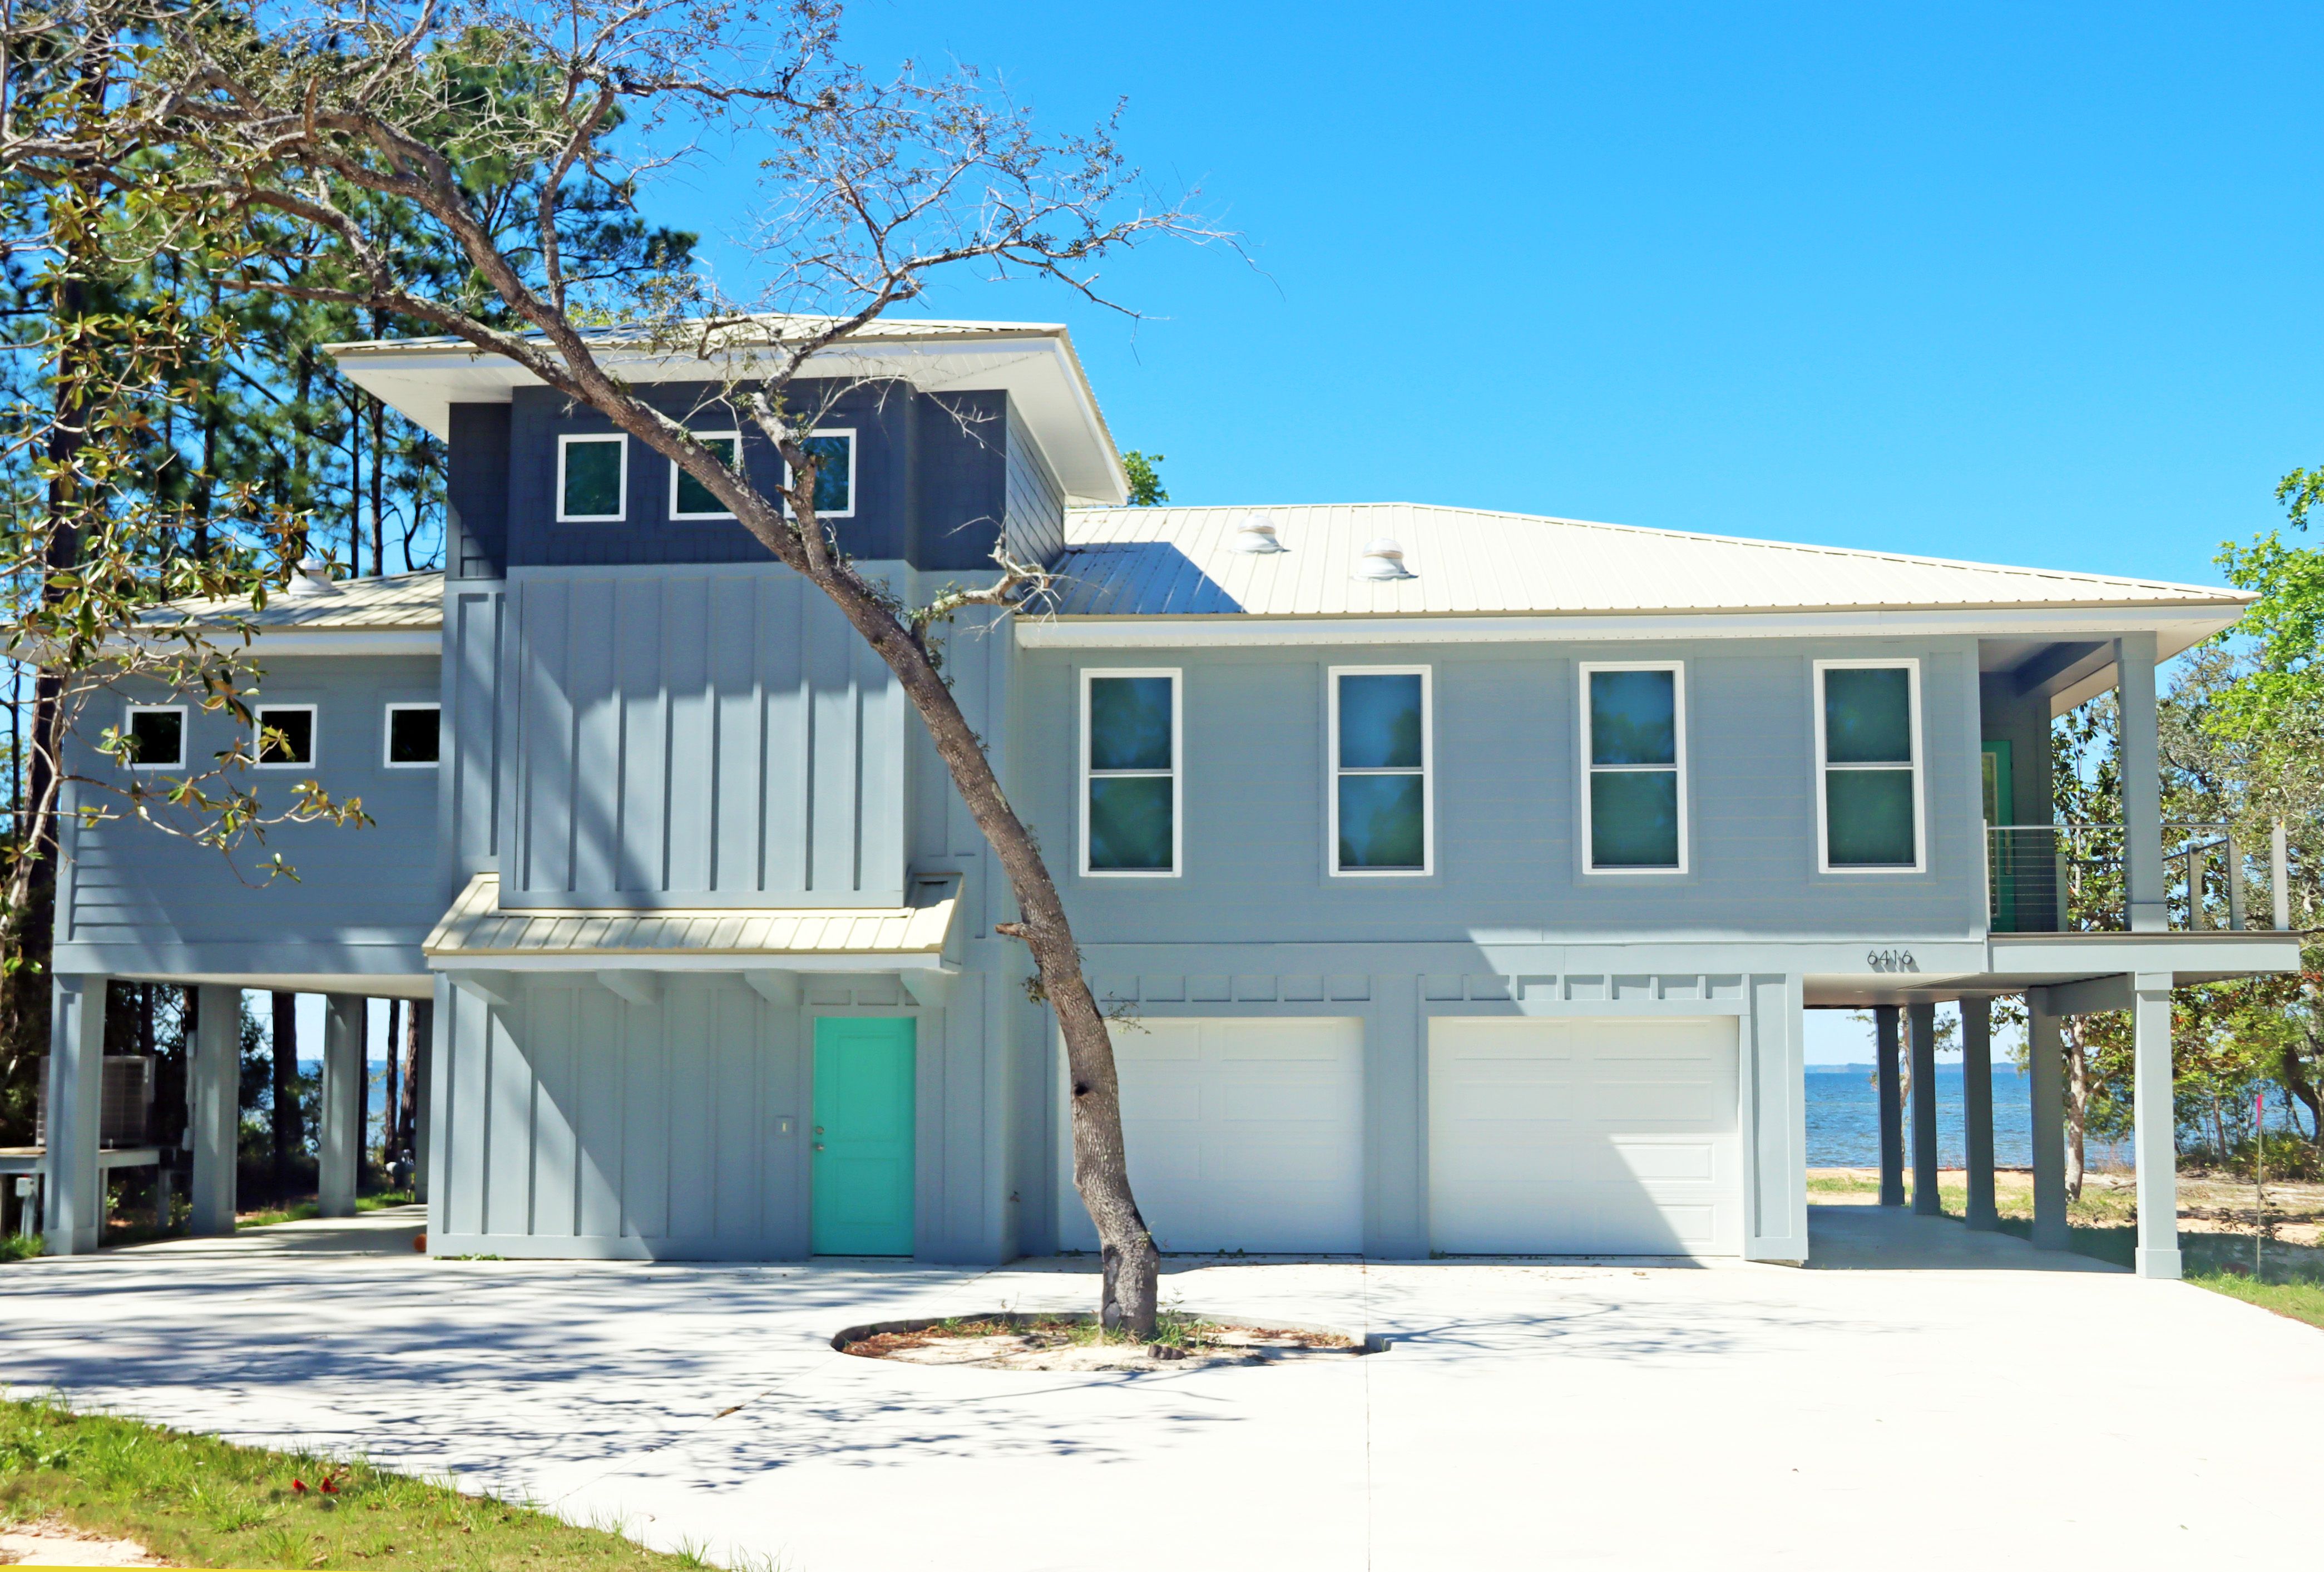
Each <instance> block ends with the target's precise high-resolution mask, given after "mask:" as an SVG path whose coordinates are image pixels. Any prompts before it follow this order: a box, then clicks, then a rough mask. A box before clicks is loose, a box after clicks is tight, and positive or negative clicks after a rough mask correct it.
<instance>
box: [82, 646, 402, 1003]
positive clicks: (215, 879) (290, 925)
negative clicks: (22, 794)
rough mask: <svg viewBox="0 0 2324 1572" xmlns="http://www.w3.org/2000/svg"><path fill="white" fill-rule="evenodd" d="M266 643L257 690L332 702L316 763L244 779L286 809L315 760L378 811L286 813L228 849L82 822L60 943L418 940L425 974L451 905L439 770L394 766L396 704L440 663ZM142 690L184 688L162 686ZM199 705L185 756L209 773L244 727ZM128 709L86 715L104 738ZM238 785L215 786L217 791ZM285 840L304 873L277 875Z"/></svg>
mask: <svg viewBox="0 0 2324 1572" xmlns="http://www.w3.org/2000/svg"><path fill="white" fill-rule="evenodd" d="M258 653H259V659H260V660H261V661H262V662H263V666H264V668H265V670H264V674H263V679H262V680H261V682H260V684H259V686H258V688H257V689H256V691H255V692H254V694H252V695H248V696H246V697H250V698H254V700H256V701H259V702H264V701H269V700H272V701H274V702H279V703H300V704H305V703H312V704H314V705H316V706H317V707H318V710H317V716H316V723H317V762H316V767H315V768H314V770H313V771H311V772H309V771H306V770H299V771H276V770H251V771H246V772H240V771H238V772H234V775H233V777H232V780H233V782H234V783H235V784H237V785H246V786H247V787H249V788H250V789H252V790H254V791H256V793H257V794H258V798H259V800H260V802H261V803H262V805H263V810H264V811H266V812H270V813H272V812H280V811H281V810H282V809H287V808H289V807H290V806H291V802H292V800H293V797H292V790H291V789H292V787H293V786H294V784H295V783H296V782H298V781H301V780H304V779H306V778H308V776H309V774H310V773H311V775H312V776H313V777H314V778H315V779H317V780H318V781H320V782H321V783H322V785H323V787H324V789H325V790H326V791H328V792H330V794H331V795H332V796H333V797H334V798H337V799H340V800H349V799H358V800H360V801H361V803H362V806H363V810H364V812H365V813H366V814H368V815H369V816H370V817H371V818H372V819H373V820H374V822H373V823H372V824H371V825H369V826H366V827H361V828H341V827H337V826H332V825H327V824H303V825H300V824H281V825H274V826H271V827H268V828H266V829H265V831H264V835H263V840H262V839H260V838H259V837H256V836H248V837H244V839H243V840H242V842H241V844H240V845H239V846H238V847H237V848H236V850H235V852H234V854H233V855H231V856H230V857H229V856H227V855H222V854H220V853H218V852H217V851H214V850H210V849H208V848H205V847H203V846H198V845H197V844H195V843H194V842H192V841H190V840H188V839H185V838H182V837H177V836H172V835H169V834H165V833H163V832H162V831H161V830H159V829H157V828H153V827H152V826H150V825H145V824H142V823H139V822H136V821H135V820H134V819H128V818H115V819H114V820H113V821H111V822H108V823H103V824H98V825H93V826H92V825H82V824H79V823H72V824H69V826H68V828H67V829H66V831H65V835H64V841H65V852H66V856H67V859H68V861H67V867H66V875H65V876H66V890H67V895H66V910H65V913H64V920H63V923H62V924H61V929H62V931H60V934H59V939H60V942H61V943H67V944H72V945H88V946H97V947H104V948H107V949H117V948H126V949H128V950H133V951H136V950H143V951H159V950H162V949H166V948H170V947H172V946H183V945H208V946H219V945H231V946H240V947H247V948H249V949H250V951H251V953H252V955H253V956H254V957H256V956H257V954H258V952H259V951H260V950H262V949H263V948H266V947H269V946H282V945H286V944H295V945H298V946H301V947H304V949H303V950H302V953H306V952H309V951H312V950H313V949H315V948H317V947H322V948H329V947H332V946H347V945H361V946H378V945H389V946H408V947H410V957H409V958H410V963H411V969H412V970H414V971H415V972H416V971H417V970H418V969H419V965H418V962H419V957H418V947H419V943H420V939H423V938H424V937H425V936H426V934H427V932H428V929H429V928H430V927H432V926H433V925H434V923H435V921H436V920H437V918H438V917H439V916H441V915H442V913H443V910H444V902H443V901H442V900H441V899H440V896H439V890H438V872H437V855H436V848H437V841H438V837H437V795H438V772H437V771H435V770H390V769H387V768H385V767H384V766H383V753H384V725H385V709H386V706H387V705H388V704H389V703H391V702H395V703H405V702H415V701H416V702H426V701H430V700H433V699H435V698H437V689H438V680H437V661H435V660H434V659H432V658H428V657H394V658H364V657H333V658H327V659H326V658H295V659H294V658H282V659H275V660H268V659H266V658H265V644H264V640H263V637H262V638H261V640H260V642H259V645H258ZM138 697H140V698H151V699H152V700H153V701H156V702H170V701H172V700H169V699H168V698H167V696H164V695H161V694H159V693H151V694H146V693H141V694H139V695H138ZM118 723H119V713H118V708H117V707H116V706H115V704H114V703H112V702H111V701H108V700H105V699H100V700H99V701H98V703H97V705H93V706H92V707H90V708H89V709H88V712H87V713H86V715H85V717H84V720H83V726H82V729H83V730H84V731H85V732H86V733H88V735H92V736H93V735H96V734H97V732H98V731H99V730H101V729H102V728H103V727H105V726H111V725H117V724H118ZM244 731H245V728H244V727H242V726H240V725H239V724H238V723H236V722H235V720H234V719H233V718H232V717H229V716H227V715H226V714H225V713H223V712H205V711H203V710H202V709H200V708H199V707H198V705H197V704H193V703H191V702H189V717H188V737H187V757H188V759H189V762H190V763H192V764H193V766H194V767H195V768H196V769H197V770H200V769H202V768H205V767H214V765H213V764H212V761H213V759H214V756H215V755H216V754H218V753H219V752H221V751H223V750H225V749H226V748H228V747H231V746H232V745H233V744H234V742H235V737H236V735H238V734H242V733H244ZM75 767H76V769H77V770H78V772H82V773H85V774H88V775H92V776H97V777H100V778H104V779H109V780H115V781H118V780H121V779H123V778H124V777H123V776H122V774H121V772H117V771H115V769H114V768H113V766H112V765H110V764H109V763H106V761H105V760H104V759H103V758H102V757H100V756H99V755H97V754H96V753H95V752H94V750H93V749H88V748H86V747H78V746H77V747H76V749H75ZM142 779H143V780H144V781H146V783H148V784H149V785H156V786H159V785H161V783H163V782H165V781H168V780H169V779H170V776H169V775H168V774H167V773H164V772H154V773H152V774H148V775H145V776H143V777H142ZM224 784H225V783H224V782H222V781H220V782H212V783H210V784H209V785H208V786H206V788H205V789H206V790H208V791H211V792H212V793H213V794H216V793H217V792H218V791H222V790H224ZM76 791H77V793H78V800H79V801H81V802H84V803H89V804H106V803H108V802H110V803H112V804H114V805H115V806H117V804H118V799H117V798H114V797H113V796H112V795H111V794H110V793H108V792H106V791H103V790H101V789H99V788H97V787H94V786H88V785H83V786H78V787H77V788H76ZM153 811H154V813H155V814H156V816H157V817H160V818H163V819H164V820H165V821H168V822H171V823H173V824H177V825H179V826H180V827H185V826H190V825H192V824H194V823H197V822H198V820H197V819H195V818H191V817H187V816H181V815H180V814H179V813H177V812H176V811H175V810H172V809H169V808H167V807H161V806H157V807H156V808H155V809H153ZM275 853H280V854H281V856H282V858H283V860H284V861H285V862H287V863H289V864H290V865H291V867H292V868H293V869H294V870H295V871H296V874H297V877H296V878H295V879H292V878H289V877H280V878H276V879H274V880H272V882H265V881H264V880H263V874H262V873H261V872H260V865H261V864H262V863H263V860H264V859H266V858H267V857H269V856H271V855H272V854H275Z"/></svg>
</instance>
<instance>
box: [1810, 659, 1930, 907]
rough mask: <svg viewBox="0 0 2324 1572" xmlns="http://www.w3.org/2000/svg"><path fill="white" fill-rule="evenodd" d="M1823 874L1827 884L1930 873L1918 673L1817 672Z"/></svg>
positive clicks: (1871, 668) (1877, 665)
mask: <svg viewBox="0 0 2324 1572" xmlns="http://www.w3.org/2000/svg"><path fill="white" fill-rule="evenodd" d="M1815 747H1816V777H1817V779H1816V842H1817V848H1816V849H1817V865H1818V867H1820V868H1821V870H1822V871H1823V872H1825V873H1827V874H1880V873H1888V874H1916V873H1919V872H1921V871H1923V869H1925V868H1926V867H1927V866H1928V836H1927V831H1926V828H1925V826H1926V818H1927V815H1926V810H1925V799H1926V795H1927V793H1926V789H1925V786H1924V783H1923V753H1922V743H1921V663H1920V662H1919V661H1915V660H1911V659H1903V660H1896V659H1891V660H1867V661H1816V662H1815Z"/></svg>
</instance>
